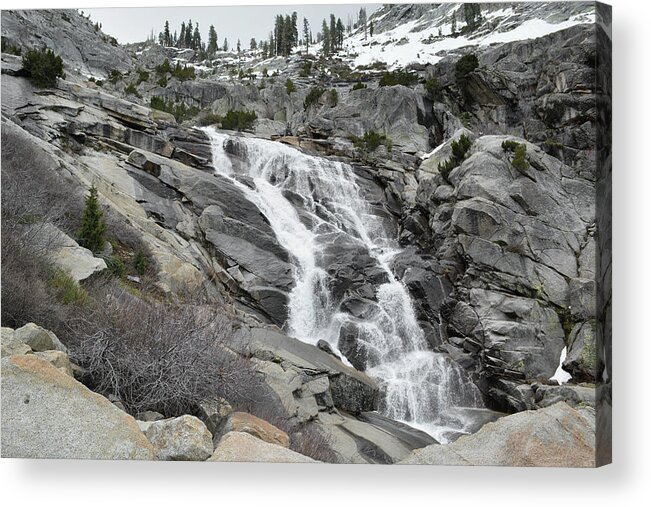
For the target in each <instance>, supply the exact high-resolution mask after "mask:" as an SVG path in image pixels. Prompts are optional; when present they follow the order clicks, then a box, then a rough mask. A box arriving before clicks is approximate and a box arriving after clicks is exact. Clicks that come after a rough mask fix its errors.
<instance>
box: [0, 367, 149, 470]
mask: <svg viewBox="0 0 651 507" xmlns="http://www.w3.org/2000/svg"><path fill="white" fill-rule="evenodd" d="M1 438H2V456H3V457H6V458H53V459H57V458H58V459H141V460H148V459H153V458H154V448H153V447H152V445H151V444H150V443H149V441H148V440H147V438H146V437H145V435H144V434H143V433H142V432H141V431H140V429H139V428H138V425H137V424H136V421H135V419H134V418H133V417H131V416H130V415H128V414H126V413H124V412H122V411H120V410H118V409H117V408H115V407H114V406H113V405H112V404H111V402H110V401H108V400H107V399H106V398H104V397H103V396H100V395H99V394H97V393H94V392H92V391H91V390H90V389H88V388H87V387H85V386H84V385H83V384H81V383H79V382H77V381H76V380H75V379H73V378H72V377H70V376H68V375H65V374H63V373H62V372H61V371H59V370H58V369H57V368H55V367H54V366H52V365H51V364H50V363H48V362H47V361H45V360H44V359H42V358H41V357H38V356H37V355H35V354H29V355H25V356H12V357H8V358H4V359H3V360H2V436H1Z"/></svg>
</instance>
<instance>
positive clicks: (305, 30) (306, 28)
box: [303, 18, 310, 53]
mask: <svg viewBox="0 0 651 507" xmlns="http://www.w3.org/2000/svg"><path fill="white" fill-rule="evenodd" d="M303 40H304V41H305V52H306V53H309V52H310V23H308V21H307V18H303Z"/></svg>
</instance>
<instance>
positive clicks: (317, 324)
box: [204, 128, 482, 443]
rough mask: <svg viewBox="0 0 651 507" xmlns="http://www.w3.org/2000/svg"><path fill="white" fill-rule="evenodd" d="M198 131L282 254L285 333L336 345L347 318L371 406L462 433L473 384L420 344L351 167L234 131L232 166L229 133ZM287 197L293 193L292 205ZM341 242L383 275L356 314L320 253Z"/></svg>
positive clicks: (473, 402)
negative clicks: (374, 402) (338, 293)
mask: <svg viewBox="0 0 651 507" xmlns="http://www.w3.org/2000/svg"><path fill="white" fill-rule="evenodd" d="M204 130H205V131H206V133H207V134H208V135H209V136H210V138H211V140H212V154H213V163H214V166H215V171H216V172H218V173H220V174H222V175H224V176H225V177H227V178H229V179H230V180H231V181H233V182H234V183H235V184H236V185H237V186H238V187H239V188H240V189H242V191H243V192H244V193H245V194H246V196H247V198H248V199H249V200H250V201H251V202H253V203H254V204H255V205H256V206H257V207H258V209H260V211H261V212H262V213H263V214H264V215H265V217H266V218H267V220H268V221H269V223H270V225H271V227H272V229H273V231H274V233H275V234H276V237H277V239H278V242H279V243H280V244H281V245H282V246H283V247H284V248H285V249H286V250H287V251H288V252H289V253H290V255H291V257H292V264H293V267H294V277H295V283H296V285H295V287H294V289H293V290H292V291H291V293H290V295H289V303H288V306H289V308H288V310H289V312H288V314H289V321H288V328H289V330H288V332H289V334H290V335H291V336H294V337H296V338H298V339H299V340H302V341H305V342H308V343H312V344H316V343H317V342H318V341H319V340H325V341H326V342H328V343H329V344H330V346H331V347H332V348H333V349H334V350H336V351H338V350H339V343H338V341H339V334H340V330H341V328H342V326H344V325H348V326H351V325H352V326H354V327H355V329H356V330H357V343H358V345H360V346H361V348H362V349H363V351H364V353H365V357H366V360H365V366H366V372H367V373H368V374H369V375H371V376H373V377H375V378H377V379H378V380H379V381H380V383H381V386H382V390H383V393H384V397H383V400H382V402H381V406H380V412H381V413H383V414H384V415H386V416H388V417H390V418H392V419H396V420H399V421H403V422H406V423H407V424H410V425H412V426H415V427H418V428H420V429H423V430H424V431H427V432H428V433H430V434H431V435H432V436H434V438H436V439H437V440H439V441H440V442H442V443H445V442H447V441H448V440H449V438H450V436H451V435H452V434H458V433H463V432H465V426H466V421H464V419H463V417H461V416H455V408H456V407H481V406H482V404H481V401H480V395H479V392H478V390H477V388H476V387H475V386H474V384H472V382H470V380H469V379H468V378H467V376H466V375H465V373H464V372H462V371H461V370H460V368H459V367H458V366H457V365H456V364H455V363H454V362H453V361H451V360H450V359H449V358H447V357H444V356H443V355H441V354H436V353H434V352H432V351H430V350H428V347H427V343H426V340H425V337H424V335H423V331H422V330H421V329H420V326H419V325H418V322H417V319H416V315H415V313H414V309H413V306H412V302H411V299H410V296H409V293H408V291H407V289H406V288H405V286H404V285H403V284H402V283H401V282H400V281H398V280H397V279H396V278H395V276H394V275H393V273H392V272H391V269H390V267H389V263H390V261H391V259H392V257H393V256H395V255H396V254H397V253H398V252H399V250H398V248H397V246H396V245H395V244H394V242H393V241H392V240H391V239H390V238H388V237H387V234H386V232H385V230H384V227H383V224H382V220H381V218H379V217H378V216H376V215H374V214H372V213H371V210H370V209H369V206H368V205H367V203H366V202H365V200H364V199H363V197H362V196H361V192H360V188H359V186H358V185H357V182H356V177H355V175H354V173H353V171H352V168H351V167H350V166H348V165H347V164H343V163H341V162H336V161H331V160H328V159H325V158H321V157H312V156H309V155H306V154H304V153H302V152H300V151H298V150H296V149H294V148H291V147H288V146H285V145H282V144H280V143H276V142H272V141H265V140H261V139H250V138H241V137H236V138H232V139H233V140H235V141H236V142H238V143H240V144H241V145H243V146H244V147H245V149H244V150H243V151H245V154H244V155H243V157H242V159H240V160H237V162H236V164H233V161H232V160H231V156H229V154H227V153H226V151H225V150H224V143H225V141H227V140H228V139H229V137H230V136H228V135H227V134H223V133H219V132H217V131H215V130H214V129H212V128H206V129H204ZM234 167H237V168H239V169H235V168H234ZM238 171H239V172H240V173H241V174H244V175H247V176H249V177H251V178H252V180H253V188H251V187H250V186H247V185H244V184H242V183H240V182H239V181H238V179H237V172H238ZM288 197H291V199H292V201H294V202H296V200H297V199H298V200H299V201H300V203H301V204H300V206H299V209H297V208H296V207H295V206H294V205H293V204H292V202H290V199H288ZM342 240H343V241H345V242H346V244H349V245H350V244H352V245H354V246H355V247H356V248H359V249H362V250H364V251H366V252H368V253H369V254H370V256H371V257H372V258H373V259H374V260H375V262H376V265H377V267H378V269H380V270H382V271H384V273H385V274H386V276H385V279H386V280H387V281H386V282H385V283H381V284H377V286H376V287H375V289H374V290H375V300H376V304H375V306H374V311H373V312H371V313H372V315H371V316H367V317H366V318H365V319H359V318H354V317H353V316H352V315H350V314H349V313H346V312H345V311H342V310H341V309H340V308H339V304H340V303H341V301H334V300H333V299H334V298H333V295H332V292H331V289H330V283H329V282H331V281H332V280H331V279H330V275H329V274H328V273H327V268H328V266H327V265H326V264H325V263H324V262H325V259H324V257H325V255H324V251H325V250H326V249H327V248H328V247H329V246H330V247H331V246H332V245H333V242H334V241H342ZM342 356H343V354H342Z"/></svg>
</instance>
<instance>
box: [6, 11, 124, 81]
mask: <svg viewBox="0 0 651 507" xmlns="http://www.w3.org/2000/svg"><path fill="white" fill-rule="evenodd" d="M2 35H3V37H6V40H7V44H11V45H14V46H17V47H20V48H21V49H23V51H26V50H27V49H28V48H40V47H42V46H43V45H45V46H47V47H48V48H50V49H55V50H56V52H57V54H59V56H61V58H62V59H63V61H64V64H65V66H66V67H69V68H70V69H71V70H74V71H76V72H79V73H81V74H85V75H87V76H97V77H98V78H102V79H103V78H106V77H107V76H108V75H109V73H110V72H111V71H112V70H117V71H119V72H127V71H129V70H131V69H133V62H132V59H131V56H130V55H129V53H128V52H127V51H126V50H125V49H124V48H122V47H120V46H118V44H117V42H115V43H113V41H115V39H112V38H111V37H110V36H108V35H106V34H104V33H103V32H102V31H101V30H95V27H94V26H93V23H92V22H91V21H90V20H89V19H88V18H86V17H84V16H82V15H81V14H79V13H78V12H77V11H76V10H72V9H71V10H64V9H57V10H11V11H8V10H3V11H2Z"/></svg>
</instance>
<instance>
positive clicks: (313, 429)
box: [289, 423, 339, 463]
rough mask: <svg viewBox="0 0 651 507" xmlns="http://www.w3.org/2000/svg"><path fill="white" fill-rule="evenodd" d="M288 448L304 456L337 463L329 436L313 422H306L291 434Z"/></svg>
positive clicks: (337, 459)
mask: <svg viewBox="0 0 651 507" xmlns="http://www.w3.org/2000/svg"><path fill="white" fill-rule="evenodd" d="M289 448H290V449H292V450H293V451H296V452H298V453H300V454H303V455H304V456H309V457H310V458H312V459H315V460H318V461H323V462H324V463H338V462H339V458H338V456H337V453H335V452H334V451H333V450H332V444H331V441H330V438H329V437H328V436H327V435H326V434H325V433H324V432H323V431H322V430H320V429H319V428H318V426H317V425H316V424H315V423H307V424H305V425H304V426H303V427H301V428H300V429H295V431H294V432H293V433H292V434H291V440H290V445H289Z"/></svg>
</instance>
